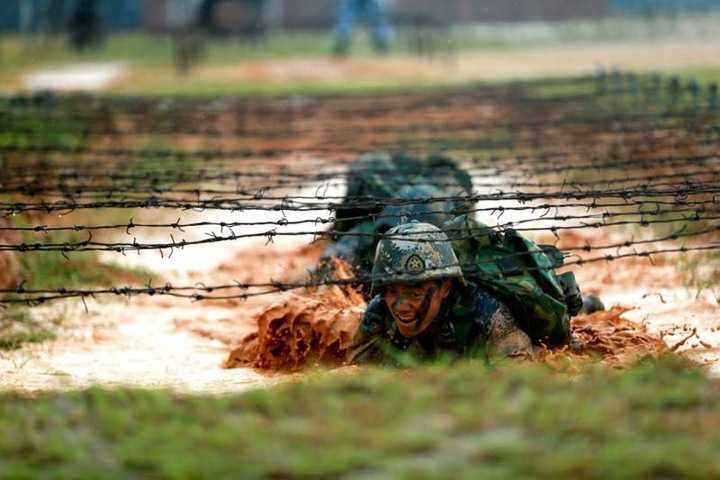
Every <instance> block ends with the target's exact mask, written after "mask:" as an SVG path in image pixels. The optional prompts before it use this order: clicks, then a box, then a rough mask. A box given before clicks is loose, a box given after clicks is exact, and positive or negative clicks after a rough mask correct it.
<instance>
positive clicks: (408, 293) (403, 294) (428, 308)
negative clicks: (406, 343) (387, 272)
mask: <svg viewBox="0 0 720 480" xmlns="http://www.w3.org/2000/svg"><path fill="white" fill-rule="evenodd" d="M451 287H452V281H451V280H443V281H441V282H440V281H437V280H426V281H424V282H420V283H393V284H390V285H387V286H386V287H385V293H384V295H383V296H384V298H385V304H386V305H387V307H388V309H389V310H390V314H391V315H392V317H393V319H394V320H395V324H396V325H397V328H398V330H399V331H400V334H401V335H402V336H403V337H406V338H413V337H417V336H418V335H420V334H421V333H422V332H424V331H425V330H426V329H427V328H428V327H429V326H430V324H431V323H432V322H433V320H435V317H437V315H438V313H439V312H440V306H441V305H442V301H443V300H444V299H445V298H447V296H448V295H449V294H450V289H451Z"/></svg>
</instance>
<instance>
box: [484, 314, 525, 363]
mask: <svg viewBox="0 0 720 480" xmlns="http://www.w3.org/2000/svg"><path fill="white" fill-rule="evenodd" d="M486 351H487V356H488V360H489V362H490V363H494V362H496V361H498V360H501V359H503V358H512V359H516V358H524V359H528V358H529V359H533V358H535V354H534V351H533V346H532V341H531V340H530V337H529V336H528V335H527V333H525V332H524V331H522V330H521V329H520V328H519V327H518V326H517V322H516V321H515V319H514V318H513V316H512V314H511V313H510V310H509V309H508V307H507V306H506V305H504V304H502V303H501V304H499V307H498V308H497V309H496V310H495V312H493V314H492V316H491V317H490V329H489V332H488V337H487V343H486Z"/></svg>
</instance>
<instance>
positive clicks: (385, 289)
mask: <svg viewBox="0 0 720 480" xmlns="http://www.w3.org/2000/svg"><path fill="white" fill-rule="evenodd" d="M372 277H373V284H372V295H374V298H373V299H372V300H371V301H370V303H369V305H368V308H367V310H366V311H365V314H364V315H363V319H362V323H361V325H360V327H359V329H358V331H357V334H356V335H355V338H354V340H353V344H352V346H351V348H350V351H349V356H348V360H349V361H350V362H351V363H380V364H391V365H408V364H410V363H413V362H417V361H425V360H437V359H441V358H448V359H452V358H458V357H470V358H480V359H483V360H485V361H487V362H493V361H495V360H498V359H501V358H506V357H525V358H533V346H532V342H531V339H530V337H529V336H528V335H527V334H526V333H525V332H523V331H522V330H521V329H520V328H519V327H518V325H517V322H516V321H515V319H514V318H513V316H512V314H511V312H510V310H509V308H508V307H507V306H506V305H505V304H504V303H502V302H501V301H500V300H499V299H498V298H496V297H495V296H493V295H492V294H491V293H490V292H488V291H486V290H484V289H482V288H480V287H478V286H477V285H475V284H473V283H470V282H466V281H465V279H464V278H463V273H462V270H461V268H460V266H459V264H458V260H457V257H456V255H455V252H454V251H453V249H452V245H451V243H450V241H449V240H448V237H447V236H446V235H445V233H443V232H442V231H441V230H440V229H439V228H437V227H435V226H434V225H431V224H429V223H418V222H410V223H405V224H401V225H399V226H397V227H394V228H392V229H390V230H389V231H388V232H387V235H386V236H385V237H384V238H383V239H382V240H380V242H379V244H378V246H377V251H376V255H375V263H374V265H373V271H372Z"/></svg>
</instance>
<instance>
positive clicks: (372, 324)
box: [347, 295, 389, 364]
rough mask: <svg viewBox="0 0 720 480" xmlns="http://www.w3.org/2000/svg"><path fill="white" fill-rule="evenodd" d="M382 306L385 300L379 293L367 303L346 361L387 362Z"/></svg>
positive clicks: (386, 340)
mask: <svg viewBox="0 0 720 480" xmlns="http://www.w3.org/2000/svg"><path fill="white" fill-rule="evenodd" d="M384 308H385V302H384V300H383V299H382V297H380V296H379V295H378V296H376V297H375V298H374V299H373V300H372V301H371V302H370V303H369V304H368V308H367V310H365V313H364V314H363V318H362V322H361V323H360V327H359V328H358V331H357V333H356V334H355V337H354V338H353V342H352V345H350V349H349V350H348V353H347V362H348V363H374V364H382V363H386V362H387V360H388V359H387V352H388V349H389V342H388V337H387V332H386V331H385V316H384Z"/></svg>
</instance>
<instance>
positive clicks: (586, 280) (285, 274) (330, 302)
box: [0, 237, 720, 393]
mask: <svg viewBox="0 0 720 480" xmlns="http://www.w3.org/2000/svg"><path fill="white" fill-rule="evenodd" d="M310 240H311V239H309V238H307V237H305V238H303V237H285V240H283V239H280V240H278V241H276V242H275V243H272V244H266V243H265V241H264V240H257V239H255V240H243V241H236V242H233V243H232V244H227V246H226V247H224V248H223V249H222V250H220V251H218V248H217V247H212V248H208V249H207V251H203V250H202V248H203V247H198V250H190V249H188V251H187V253H183V252H178V253H177V257H175V256H174V258H173V259H171V260H168V259H167V258H161V257H160V256H159V255H158V254H156V253H150V254H147V253H146V254H143V255H142V256H141V259H140V260H138V259H135V261H145V260H147V261H148V262H149V263H151V264H152V265H153V268H154V269H155V270H156V271H159V270H162V272H163V274H164V275H165V276H166V277H167V278H172V279H175V280H176V281H177V279H178V278H182V279H184V280H186V281H188V282H189V283H192V282H193V281H203V282H208V279H211V280H212V282H213V283H216V284H225V283H231V282H232V281H233V280H237V281H239V282H247V281H253V282H257V281H262V280H270V279H273V280H290V279H293V278H296V277H297V275H299V274H301V273H302V272H303V271H304V269H306V268H308V267H310V266H311V265H312V264H313V262H314V261H315V260H316V259H317V257H318V255H319V253H320V251H321V248H322V245H321V244H312V245H309V244H308V243H309V241H310ZM210 250H212V253H210ZM131 258H132V257H131ZM143 258H144V259H145V260H142V259H143ZM676 262H677V259H672V258H669V259H668V261H667V263H664V262H661V261H658V260H655V264H654V265H650V264H649V261H648V260H647V259H636V258H633V259H630V260H624V261H622V262H620V261H618V262H612V263H590V264H586V265H583V266H582V267H580V268H574V269H573V271H574V272H575V273H576V275H577V278H578V281H579V283H580V285H581V287H582V288H583V291H584V292H586V293H598V294H600V295H601V296H602V299H603V300H604V302H605V303H606V305H607V307H608V311H607V312H600V313H596V314H594V315H592V316H589V317H588V316H581V317H577V318H576V319H575V322H574V328H575V332H576V335H577V336H578V338H579V339H580V341H581V343H582V344H583V346H584V347H585V352H586V354H590V355H594V356H595V357H596V358H598V359H599V361H602V362H604V363H605V364H608V365H610V366H620V365H623V364H626V363H627V362H628V361H630V360H631V359H632V358H635V357H637V356H638V355H640V356H643V355H650V356H656V355H659V354H662V353H663V352H667V351H668V350H670V349H673V348H676V350H677V351H678V352H680V353H682V354H683V355H687V356H689V357H690V358H693V359H695V360H697V361H698V362H700V363H701V364H704V365H706V366H707V370H708V372H709V373H711V374H712V375H715V376H720V323H718V322H719V320H718V318H719V317H718V305H717V300H716V297H717V295H718V292H713V291H704V292H698V291H694V290H690V289H687V288H685V287H683V286H682V285H683V278H682V276H683V270H682V269H681V268H678V265H677V263H676ZM363 306H364V304H363V302H362V299H359V298H356V297H351V296H347V295H345V294H343V293H341V292H332V291H331V292H324V293H314V294H309V293H307V292H303V291H295V292H287V293H282V294H271V295H264V296H260V297H253V298H250V299H248V300H219V301H213V302H208V301H204V302H190V301H188V300H181V299H175V298H170V297H167V298H165V297H160V298H157V297H152V298H151V297H146V296H145V297H136V298H133V299H129V300H122V301H116V300H110V301H104V300H103V301H99V302H94V301H88V312H86V311H85V309H84V306H83V305H82V303H80V302H79V301H69V302H65V303H58V304H55V305H53V306H52V307H51V308H49V309H44V310H43V313H44V314H45V315H50V316H51V315H52V313H53V311H54V312H55V313H57V312H60V313H63V314H64V316H65V318H66V320H65V321H63V323H62V324H61V326H62V329H61V330H60V332H59V334H58V336H57V339H56V340H52V341H46V342H44V343H39V344H26V345H25V346H23V347H22V348H21V349H19V350H16V351H4V352H2V353H0V388H2V389H13V390H18V391H26V392H34V391H38V390H46V389H58V388H59V389H72V388H83V387H88V386H91V385H103V386H119V385H124V386H134V387H153V388H155V387H157V388H168V389H172V390H177V391H183V392H194V393H223V392H236V391H242V390H244V389H247V388H254V387H258V386H264V385H271V384H274V383H276V382H278V381H286V380H288V379H292V378H296V377H297V376H298V375H303V373H298V371H297V368H296V367H302V366H304V367H306V368H309V369H310V371H315V370H316V367H317V365H318V364H317V361H318V360H319V361H320V362H321V363H324V365H325V367H324V369H323V371H325V369H327V368H330V369H334V368H337V367H340V366H341V362H340V361H339V357H338V356H337V355H334V354H335V353H337V351H338V350H341V348H342V347H343V346H347V343H348V342H349V339H350V336H351V335H352V332H353V329H354V328H355V326H356V325H357V322H358V321H359V319H360V318H361V315H362V311H363ZM273 322H274V323H273ZM258 324H260V326H261V327H260V329H258ZM258 330H259V331H260V332H261V335H260V339H258V338H253V334H254V333H256V332H258ZM273 335H275V337H273ZM248 337H249V339H250V340H251V342H250V343H251V344H252V343H254V350H253V349H252V348H251V349H250V350H249V351H250V352H251V355H248V354H247V352H248V350H247V349H245V353H244V357H243V355H240V356H238V354H237V352H236V351H235V350H236V348H237V347H238V346H239V345H241V343H243V340H245V343H246V344H247V343H248V342H247V340H248ZM273 338H274V339H273ZM278 338H281V339H285V340H281V341H278ZM312 339H314V340H312ZM273 342H274V343H273ZM313 342H314V343H313ZM258 344H259V345H258ZM311 344H312V345H311ZM303 345H305V347H307V346H308V345H311V349H312V351H309V352H307V351H306V352H299V351H298V348H303ZM319 346H326V347H328V348H327V350H328V351H327V352H326V353H327V355H324V356H323V355H318V354H317V353H318V347H319ZM258 350H259V351H258ZM560 355H567V356H568V357H569V358H572V356H571V355H569V354H566V353H561V354H560ZM313 356H315V357H313ZM251 365H255V366H259V367H263V368H252V366H251ZM224 366H234V367H236V368H231V369H227V368H223V367H224ZM278 367H283V369H282V370H280V371H278V370H277V368H278ZM288 369H289V370H288ZM306 371H307V370H306ZM293 372H294V373H293Z"/></svg>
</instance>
